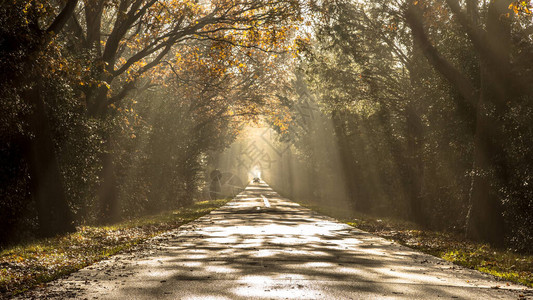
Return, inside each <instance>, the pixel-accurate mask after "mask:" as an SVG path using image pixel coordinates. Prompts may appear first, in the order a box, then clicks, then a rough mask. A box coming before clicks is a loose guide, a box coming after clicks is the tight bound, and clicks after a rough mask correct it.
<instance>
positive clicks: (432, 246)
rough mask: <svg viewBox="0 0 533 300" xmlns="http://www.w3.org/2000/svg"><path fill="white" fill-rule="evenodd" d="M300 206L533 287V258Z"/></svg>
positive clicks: (397, 223)
mask: <svg viewBox="0 0 533 300" xmlns="http://www.w3.org/2000/svg"><path fill="white" fill-rule="evenodd" d="M300 204H301V205H302V206H305V207H307V208H309V209H312V210H315V211H318V212H321V213H323V214H325V215H328V216H331V217H334V218H336V219H338V220H340V221H341V222H344V223H346V224H348V225H350V226H353V227H356V228H359V229H361V230H364V231H367V232H370V233H373V234H376V235H379V236H381V237H384V238H387V239H389V240H394V241H396V242H398V243H400V244H402V245H405V246H408V247H410V248H412V249H416V250H419V251H421V252H424V253H427V254H431V255H433V256H437V257H440V258H443V259H445V260H447V261H450V262H453V263H455V264H457V265H460V266H463V267H467V268H470V269H475V270H478V271H481V272H484V273H488V274H491V275H494V276H496V277H499V278H501V279H505V280H508V281H512V282H515V283H520V284H523V285H526V286H529V287H533V255H526V254H519V253H516V252H513V251H511V250H504V249H497V248H493V247H491V246H490V245H488V244H483V243H477V242H473V241H470V240H467V239H466V238H464V237H463V236H461V235H460V234H458V233H452V232H439V231H432V230H427V229H423V228H422V227H420V226H419V225H417V224H415V223H412V222H408V221H404V220H399V219H394V218H379V217H374V216H370V215H364V214H360V213H353V212H349V210H346V209H340V208H328V207H323V206H318V205H315V204H311V203H306V202H304V203H300Z"/></svg>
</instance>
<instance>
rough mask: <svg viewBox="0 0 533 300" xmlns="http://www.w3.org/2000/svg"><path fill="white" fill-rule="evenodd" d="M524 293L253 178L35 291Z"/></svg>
mask: <svg viewBox="0 0 533 300" xmlns="http://www.w3.org/2000/svg"><path fill="white" fill-rule="evenodd" d="M39 293H41V294H40V295H39ZM43 293H44V294H43ZM520 294H525V295H526V296H527V295H531V294H527V291H526V292H525V291H524V287H522V286H517V285H513V284H509V285H507V283H506V282H501V281H496V280H494V279H493V278H492V277H490V276H488V275H483V274H481V273H478V272H475V271H471V270H466V269H463V268H460V267H457V266H454V265H452V264H450V263H447V262H445V261H443V260H440V259H437V258H434V257H432V256H429V255H425V254H421V253H418V252H415V251H413V250H411V249H409V248H406V247H403V246H400V245H397V244H395V243H392V242H390V241H387V240H385V239H382V238H379V237H376V236H373V235H371V234H368V233H365V232H362V231H359V230H357V229H354V228H352V227H350V226H348V225H345V224H342V223H339V222H337V221H335V220H334V219H331V218H329V217H326V216H323V215H320V214H318V213H315V212H313V211H310V210H308V209H305V208H302V207H300V206H299V205H298V204H296V203H294V202H291V201H289V200H287V199H283V198H281V197H280V196H279V195H278V194H277V193H275V192H274V191H273V190H272V189H270V187H268V186H267V185H266V184H254V185H250V186H249V187H248V188H247V189H246V190H245V191H244V192H243V193H241V194H240V195H238V196H237V197H236V198H235V199H234V200H233V201H232V202H230V203H229V204H228V205H226V206H224V207H222V208H221V209H218V210H216V211H214V212H212V213H211V214H209V215H207V216H204V217H202V218H200V219H198V220H197V221H195V222H192V223H189V224H188V225H186V226H183V227H181V229H180V230H177V231H175V232H170V233H168V234H165V235H163V236H160V237H158V238H155V239H154V240H153V241H152V243H151V247H150V248H149V249H145V250H142V251H137V252H133V253H130V254H124V255H118V256H115V257H113V258H112V259H110V260H107V261H104V262H100V263H98V264H96V265H93V266H91V267H88V268H85V269H83V270H81V271H79V272H77V273H74V274H72V275H71V276H70V277H68V278H65V279H62V280H58V281H55V282H53V283H52V284H50V286H48V287H47V288H45V289H41V290H38V291H36V292H34V293H33V296H34V297H42V296H43V295H47V297H51V296H54V297H56V298H66V297H71V298H77V299H84V298H86V299H96V298H98V299H369V298H380V299H396V298H404V299H432V298H449V299H450V298H462V299H483V298H486V299H495V298H502V299H517V298H519V297H520ZM26 297H31V294H28V295H26Z"/></svg>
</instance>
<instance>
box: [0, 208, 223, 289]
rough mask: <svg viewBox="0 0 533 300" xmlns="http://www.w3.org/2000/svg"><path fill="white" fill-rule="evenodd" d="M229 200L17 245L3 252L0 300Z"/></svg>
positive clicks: (188, 219) (72, 270) (142, 239)
mask: <svg viewBox="0 0 533 300" xmlns="http://www.w3.org/2000/svg"><path fill="white" fill-rule="evenodd" d="M228 201H229V199H222V200H211V201H202V202H196V203H194V204H193V205H192V206H190V207H186V208H182V209H179V210H175V211H169V212H165V213H161V214H157V215H152V216H147V217H142V218H136V219H131V220H128V221H124V222H121V223H118V224H115V225H112V226H98V227H96V226H82V227H79V228H78V230H77V232H75V233H71V234H68V235H63V236H58V237H54V238H50V239H44V240H38V241H34V242H31V243H28V244H25V245H17V246H13V247H11V248H8V249H4V250H2V251H1V252H0V298H9V297H10V296H13V295H16V294H19V293H22V292H24V291H26V290H28V289H30V288H32V287H35V286H38V285H41V284H44V283H46V282H48V281H51V280H54V279H56V278H59V277H61V276H63V275H66V274H70V273H72V272H75V271H77V270H79V269H81V268H84V267H86V266H88V265H90V264H93V263H95V262H97V261H99V260H102V259H104V258H106V257H108V256H111V255H114V254H117V253H119V252H122V251H127V250H130V249H132V248H133V247H134V246H135V245H137V244H139V243H141V242H142V241H144V240H146V239H149V238H151V237H154V236H156V235H158V234H161V233H163V232H165V231H169V230H172V229H176V228H178V227H179V226H181V225H183V224H185V223H188V222H190V221H192V220H195V219H197V218H199V217H201V216H203V215H205V214H207V213H209V212H210V211H212V210H214V209H216V208H218V207H220V206H222V205H224V204H226V203H227V202H228Z"/></svg>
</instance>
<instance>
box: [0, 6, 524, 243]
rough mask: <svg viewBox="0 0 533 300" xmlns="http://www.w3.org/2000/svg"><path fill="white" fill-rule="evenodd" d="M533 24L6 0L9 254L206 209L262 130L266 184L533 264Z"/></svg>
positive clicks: (359, 11) (327, 9)
mask: <svg viewBox="0 0 533 300" xmlns="http://www.w3.org/2000/svg"><path fill="white" fill-rule="evenodd" d="M532 10H533V3H532V2H531V1H512V0H491V1H485V0H484V1H478V0H416V1H411V0H409V1H403V0H393V1H384V0H374V1H368V0H360V1H355V0H52V1H50V0H2V1H1V2H0V118H1V122H0V141H1V143H0V199H1V200H0V228H1V230H0V247H5V246H8V245H12V244H14V243H20V242H23V241H28V240H33V239H37V238H43V237H52V236H56V235H58V234H65V233H69V232H75V231H76V230H77V228H79V226H82V225H86V224H113V223H115V222H117V221H120V220H125V219H128V218H132V217H136V216H143V215H148V214H154V213H157V212H161V211H165V210H169V209H174V208H178V207H186V206H188V205H191V204H192V203H194V202H195V201H197V200H201V199H204V198H205V197H208V196H209V193H208V192H207V193H206V190H208V189H209V186H210V182H211V181H212V178H211V177H210V175H211V174H212V171H213V170H214V169H216V168H217V162H219V161H220V155H221V154H222V153H223V152H224V151H226V150H227V149H229V148H230V146H231V145H232V144H233V143H234V142H235V141H236V140H238V139H239V137H241V136H243V135H245V134H246V132H247V131H248V129H249V128H250V127H254V126H255V127H264V128H270V129H271V130H272V131H274V132H276V134H277V135H276V136H277V141H276V142H277V143H278V142H279V143H286V144H287V143H288V144H289V145H290V146H289V147H290V157H284V158H282V159H280V160H278V164H280V163H281V164H283V166H280V169H279V170H278V172H277V173H272V174H270V175H269V176H271V177H273V176H274V175H276V176H277V177H278V178H277V179H274V178H267V177H268V176H265V181H267V182H268V181H269V179H271V181H272V186H273V187H274V188H276V185H275V184H274V183H275V182H276V180H278V181H279V180H285V179H286V178H289V177H290V180H289V181H288V182H290V183H291V184H293V185H295V186H296V185H297V186H298V189H297V190H296V189H293V188H291V187H288V186H282V185H279V187H277V188H278V190H279V192H280V193H283V194H284V195H285V196H287V197H289V198H295V200H297V199H299V198H306V199H307V198H313V199H314V200H316V201H317V202H318V203H321V205H325V206H344V207H347V209H350V210H353V211H357V212H361V213H368V214H373V215H378V216H395V217H399V218H403V219H405V220H410V221H413V222H415V223H417V224H419V225H421V226H423V227H426V228H432V229H435V230H444V231H453V232H456V233H460V234H462V235H464V236H466V237H467V238H468V239H471V240H474V241H481V242H486V243H490V244H491V245H493V246H496V247H501V248H506V249H512V250H513V251H518V252H522V253H531V251H532V250H533V247H532V245H533V127H532V125H533V85H532V84H531V83H532V82H533V14H532ZM302 103H304V104H305V105H312V107H313V108H312V111H313V112H314V115H316V117H314V118H309V115H306V114H302ZM307 108H309V106H307ZM284 155H285V154H284ZM287 155H289V154H287ZM290 165H293V166H298V167H297V168H296V167H294V168H292V170H291V171H287V170H286V168H287V166H290ZM284 168H285V169H284ZM249 179H251V178H249ZM247 180H248V178H246V180H244V181H247ZM296 181H298V182H296ZM325 185H327V186H329V188H323V186H325ZM243 187H244V186H243ZM333 189H334V190H335V192H331V190H333ZM328 190H329V191H330V192H325V191H328Z"/></svg>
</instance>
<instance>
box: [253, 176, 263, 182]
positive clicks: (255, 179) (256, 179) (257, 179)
mask: <svg viewBox="0 0 533 300" xmlns="http://www.w3.org/2000/svg"><path fill="white" fill-rule="evenodd" d="M252 182H253V183H260V182H261V179H259V177H254V179H253V180H252Z"/></svg>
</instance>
